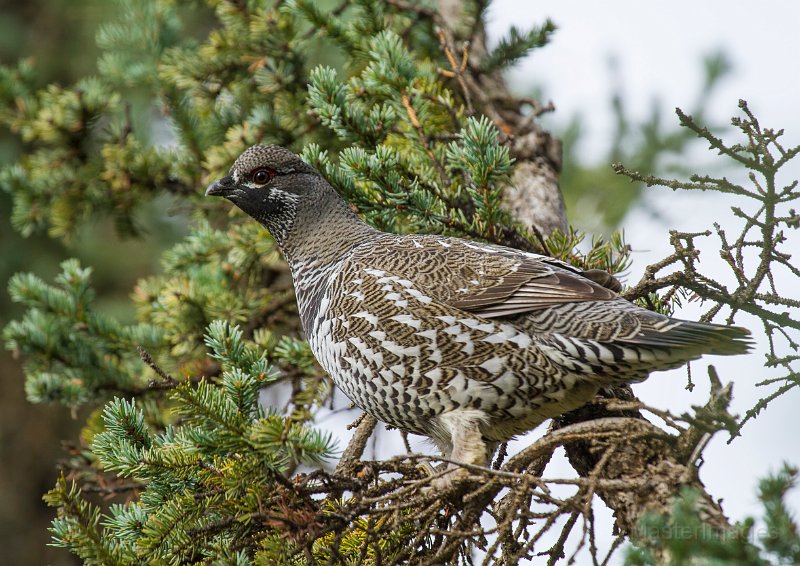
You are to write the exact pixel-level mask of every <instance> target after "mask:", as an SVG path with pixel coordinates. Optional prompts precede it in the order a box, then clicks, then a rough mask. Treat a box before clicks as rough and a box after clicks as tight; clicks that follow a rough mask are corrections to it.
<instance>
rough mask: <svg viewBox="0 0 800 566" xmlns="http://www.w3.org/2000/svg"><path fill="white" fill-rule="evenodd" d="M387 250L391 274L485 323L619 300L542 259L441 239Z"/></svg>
mask: <svg viewBox="0 0 800 566" xmlns="http://www.w3.org/2000/svg"><path fill="white" fill-rule="evenodd" d="M385 245H387V246H388V248H389V249H384V250H383V253H382V255H383V257H384V258H385V259H389V260H390V263H391V264H392V265H391V271H392V272H393V273H396V274H398V275H403V276H405V277H407V278H408V279H409V280H411V281H414V282H415V283H416V284H418V285H420V286H421V287H423V288H425V289H426V291H427V292H428V293H429V294H430V295H431V296H432V297H435V298H436V299H437V300H438V301H440V302H442V303H444V304H447V305H450V306H452V307H455V308H458V309H461V310H464V311H468V312H472V313H475V314H476V315H478V316H481V317H484V318H496V317H504V316H510V315H515V314H520V313H525V312H530V311H536V310H541V309H546V308H550V307H553V306H557V305H559V304H562V303H575V302H584V301H605V300H612V299H615V298H617V297H618V295H617V294H616V293H615V292H614V291H612V290H611V289H609V288H607V287H604V286H602V285H600V284H598V283H596V282H595V281H593V280H592V279H588V278H586V277H583V276H582V275H581V274H580V272H578V271H577V270H574V268H571V267H570V266H568V265H566V264H563V263H562V262H559V261H556V260H552V259H551V258H547V257H545V256H539V255H536V254H528V253H523V252H517V251H515V250H511V249H508V248H502V247H499V246H491V245H487V244H480V243H475V242H467V241H464V240H458V239H454V238H443V237H441V236H406V237H404V238H402V239H397V238H396V237H395V238H394V239H392V240H389V241H387V242H386V244H385ZM373 250H374V248H373Z"/></svg>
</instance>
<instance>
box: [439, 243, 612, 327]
mask: <svg viewBox="0 0 800 566" xmlns="http://www.w3.org/2000/svg"><path fill="white" fill-rule="evenodd" d="M490 257H491V256H490ZM515 259H516V258H515ZM489 261H491V260H489ZM512 269H513V271H511V272H509V273H507V274H505V275H503V276H502V280H501V281H498V280H496V279H493V278H487V279H486V280H484V281H482V282H481V283H482V284H481V285H480V286H476V287H477V288H473V289H471V290H470V292H468V293H465V294H462V295H459V296H457V297H454V300H451V301H449V303H450V305H452V306H454V307H456V308H459V309H461V310H465V311H469V312H474V313H475V314H477V315H479V316H482V317H484V318H494V317H500V316H509V315H514V314H520V313H524V312H530V311H536V310H540V309H545V308H550V307H553V306H556V305H559V304H562V303H576V302H584V301H606V300H610V299H615V298H616V297H617V294H616V293H614V292H613V291H611V290H610V289H607V288H605V287H602V286H600V285H598V284H597V283H595V282H594V281H591V280H589V279H587V278H585V277H583V276H581V275H579V274H577V273H574V272H570V271H567V270H566V269H562V268H559V267H557V266H554V265H550V264H548V263H547V262H545V261H542V260H541V259H537V258H535V257H525V256H522V257H521V258H519V259H517V261H516V262H515V264H514V266H513V267H512Z"/></svg>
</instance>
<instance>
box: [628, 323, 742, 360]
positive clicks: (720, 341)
mask: <svg viewBox="0 0 800 566" xmlns="http://www.w3.org/2000/svg"><path fill="white" fill-rule="evenodd" d="M626 342H628V343H631V344H637V345H640V346H649V347H654V348H667V349H669V350H672V351H673V352H674V353H675V354H677V355H681V354H683V355H684V356H686V359H687V360H689V359H692V358H695V357H697V356H700V355H702V354H714V355H718V356H735V355H737V354H745V353H747V352H748V351H749V350H750V348H751V347H752V345H753V341H752V339H751V337H750V331H749V330H747V329H746V328H742V327H741V326H724V325H721V324H711V323H707V322H691V321H688V320H680V319H676V318H670V319H665V320H664V321H663V322H659V323H658V324H655V325H653V326H650V327H648V328H644V329H642V331H641V332H640V333H639V334H638V335H637V336H635V337H634V338H631V339H629V340H626Z"/></svg>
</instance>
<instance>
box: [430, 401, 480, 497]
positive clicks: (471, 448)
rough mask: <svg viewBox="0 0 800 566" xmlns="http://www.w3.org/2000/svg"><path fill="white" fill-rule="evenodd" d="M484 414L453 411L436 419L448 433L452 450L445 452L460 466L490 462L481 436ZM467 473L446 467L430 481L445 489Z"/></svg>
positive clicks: (437, 487) (459, 467) (464, 469)
mask: <svg viewBox="0 0 800 566" xmlns="http://www.w3.org/2000/svg"><path fill="white" fill-rule="evenodd" d="M482 417H484V415H483V413H480V412H479V411H453V412H451V413H447V414H445V415H442V416H441V417H439V421H440V423H441V424H442V425H443V427H444V428H445V429H446V430H447V431H448V432H449V434H450V444H451V445H452V450H450V453H449V454H447V453H445V456H449V459H450V460H453V461H454V462H460V463H462V464H471V465H475V466H486V465H487V464H488V462H489V446H487V444H486V441H485V440H484V439H483V435H482V434H481V427H480V425H481V423H482V422H483V420H484V419H483V418H482ZM468 476H469V470H467V469H466V468H464V467H462V466H459V465H458V464H455V463H449V464H448V465H447V471H446V472H445V474H444V475H442V476H441V477H438V478H436V479H435V480H434V482H433V487H434V488H436V489H446V488H448V487H450V486H451V485H453V484H454V483H456V482H459V481H461V480H464V479H466V478H467V477H468Z"/></svg>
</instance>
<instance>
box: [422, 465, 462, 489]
mask: <svg viewBox="0 0 800 566" xmlns="http://www.w3.org/2000/svg"><path fill="white" fill-rule="evenodd" d="M469 479H470V473H469V470H468V469H466V468H464V467H462V466H459V465H457V464H449V465H448V466H447V468H446V469H445V470H444V471H442V470H437V471H435V472H434V474H433V478H432V479H431V482H430V486H429V488H428V489H429V490H430V491H432V492H436V493H450V492H454V491H461V490H462V489H464V488H466V487H467V486H468V485H469Z"/></svg>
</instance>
